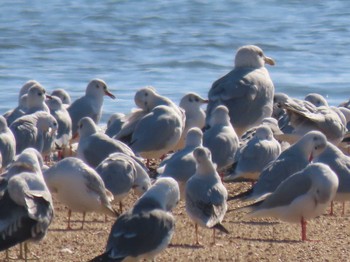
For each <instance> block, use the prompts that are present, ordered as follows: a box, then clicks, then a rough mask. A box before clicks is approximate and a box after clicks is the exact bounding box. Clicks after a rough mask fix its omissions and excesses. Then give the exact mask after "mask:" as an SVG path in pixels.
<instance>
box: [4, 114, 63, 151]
mask: <svg viewBox="0 0 350 262" xmlns="http://www.w3.org/2000/svg"><path fill="white" fill-rule="evenodd" d="M57 128H58V124H57V121H56V119H55V118H54V117H53V116H51V115H50V114H49V113H46V112H44V111H39V112H36V113H34V114H30V115H24V116H22V117H20V118H18V119H17V120H16V121H14V122H13V123H12V124H11V125H10V129H11V131H12V133H13V134H14V136H15V138H16V152H17V154H18V153H21V152H22V151H23V150H24V149H25V148H27V147H34V148H35V149H37V150H38V151H39V152H41V153H42V152H43V149H44V147H45V144H47V143H48V142H49V141H47V140H46V139H47V138H48V137H55V134H56V131H57ZM51 142H52V141H51Z"/></svg>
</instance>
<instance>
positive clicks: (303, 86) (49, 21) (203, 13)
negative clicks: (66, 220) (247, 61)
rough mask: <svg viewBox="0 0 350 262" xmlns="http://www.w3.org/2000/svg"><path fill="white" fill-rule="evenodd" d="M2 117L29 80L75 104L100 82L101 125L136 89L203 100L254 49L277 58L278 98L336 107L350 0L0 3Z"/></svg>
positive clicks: (346, 62)
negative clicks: (104, 93) (322, 99)
mask: <svg viewBox="0 0 350 262" xmlns="http://www.w3.org/2000/svg"><path fill="white" fill-rule="evenodd" d="M0 8H1V13H2V14H1V16H0V86H1V89H0V113H4V112H5V111H7V110H8V109H10V108H13V107H15V106H16V104H17V93H18V90H19V89H20V87H21V86H22V84H23V83H24V82H25V81H27V80H29V79H36V80H38V81H39V82H40V83H42V84H43V85H44V86H45V88H46V89H47V90H48V91H49V92H50V90H53V89H54V88H58V87H61V88H66V89H67V90H69V92H70V94H71V96H72V97H73V99H75V98H77V97H79V96H81V95H83V93H84V90H85V87H86V85H87V83H88V82H89V80H90V79H92V78H95V77H99V78H102V79H104V80H105V81H106V82H107V84H108V85H109V87H110V89H111V90H112V92H113V93H114V94H115V95H116V96H117V98H118V99H117V101H114V100H111V99H109V98H108V97H106V99H105V104H104V114H103V119H102V122H105V121H106V120H107V118H108V117H109V115H110V114H111V113H113V112H124V113H126V112H129V111H130V110H131V108H132V107H134V102H133V96H134V93H135V91H136V90H137V89H139V88H141V87H143V86H146V85H153V86H154V87H156V89H157V91H158V92H159V93H160V94H162V95H166V96H168V97H170V98H172V99H174V100H175V101H176V102H178V101H179V100H180V98H181V97H182V96H183V95H184V94H185V93H186V92H189V91H194V92H197V93H199V94H200V95H202V96H206V95H207V92H208V90H209V88H210V86H211V84H212V82H213V81H215V80H216V79H217V78H219V77H220V76H221V75H223V74H225V73H227V72H228V71H229V70H231V69H232V66H233V59H234V54H235V51H236V49H237V48H238V47H240V46H242V45H246V44H256V45H259V46H260V47H262V48H263V50H264V52H265V54H266V55H268V56H270V57H273V58H274V59H275V61H276V62H277V65H276V66H275V67H269V71H270V74H271V78H272V79H273V81H274V84H275V87H276V91H277V92H286V93H288V94H289V95H291V96H294V97H297V98H303V97H304V96H305V95H306V94H308V93H310V92H319V93H321V94H322V95H324V96H326V97H327V99H328V100H329V102H330V104H333V105H337V104H339V103H340V102H342V101H343V100H345V99H348V98H349V97H350V94H349V92H348V90H349V89H348V83H349V82H350V74H349V72H350V52H349V46H350V32H349V24H350V11H349V10H350V1H277V0H271V1H228V0H227V1H223V0H222V1H220V0H218V1H209V0H208V1H205V0H202V1H199V0H198V1H189V0H179V1H165V0H154V1H136V0H134V1H83V0H76V1H68V0H53V1H39V0H37V1H36V0H34V1H24V0H23V1H19V0H18V1H16V0H3V1H1V2H0Z"/></svg>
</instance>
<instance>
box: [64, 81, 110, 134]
mask: <svg viewBox="0 0 350 262" xmlns="http://www.w3.org/2000/svg"><path fill="white" fill-rule="evenodd" d="M105 95H107V96H109V97H111V98H112V99H115V96H114V95H113V94H112V93H111V92H109V90H108V88H107V84H106V83H105V82H104V81H103V80H101V79H93V80H91V81H90V82H89V84H88V85H87V87H86V90H85V95H84V96H82V97H80V98H78V99H77V100H75V101H74V102H73V103H72V104H71V105H70V106H69V107H68V113H69V115H70V117H71V119H72V133H73V135H75V133H76V132H77V130H78V122H79V120H80V119H81V118H83V117H86V116H87V117H90V118H91V119H92V120H93V121H94V122H95V123H96V124H98V122H99V121H100V118H101V115H102V105H103V96H105Z"/></svg>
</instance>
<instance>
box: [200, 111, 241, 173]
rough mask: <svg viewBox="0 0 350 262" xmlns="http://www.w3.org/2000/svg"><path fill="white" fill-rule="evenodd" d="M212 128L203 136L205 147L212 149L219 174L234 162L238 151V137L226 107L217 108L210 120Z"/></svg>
mask: <svg viewBox="0 0 350 262" xmlns="http://www.w3.org/2000/svg"><path fill="white" fill-rule="evenodd" d="M209 125H210V128H209V129H207V130H205V132H204V135H203V146H205V147H207V148H209V149H210V151H211V154H212V160H213V162H214V163H215V164H216V165H217V169H218V171H219V172H222V171H223V170H224V169H225V168H226V167H228V166H230V165H232V164H233V162H234V158H235V154H236V152H237V150H238V146H239V141H238V136H237V134H236V132H235V130H234V128H233V127H232V124H231V122H230V117H229V111H228V109H227V107H226V106H223V105H221V106H218V107H216V108H215V109H214V110H213V112H212V114H211V116H210V120H209Z"/></svg>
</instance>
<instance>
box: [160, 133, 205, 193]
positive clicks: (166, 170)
mask: <svg viewBox="0 0 350 262" xmlns="http://www.w3.org/2000/svg"><path fill="white" fill-rule="evenodd" d="M202 140H203V133H202V130H200V129H199V128H198V127H193V128H191V129H190V130H189V131H188V132H187V136H186V145H185V147H184V148H183V149H181V150H179V151H177V152H175V153H174V154H172V155H170V156H168V157H167V158H165V159H164V160H163V161H162V162H161V163H160V164H159V167H158V169H157V172H158V173H159V174H160V177H172V178H174V179H175V180H176V181H177V182H178V183H179V188H180V198H181V199H185V187H186V182H187V180H188V179H189V178H190V177H191V176H193V174H194V173H196V159H195V158H194V156H193V151H194V150H195V149H196V148H197V147H199V146H202Z"/></svg>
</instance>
